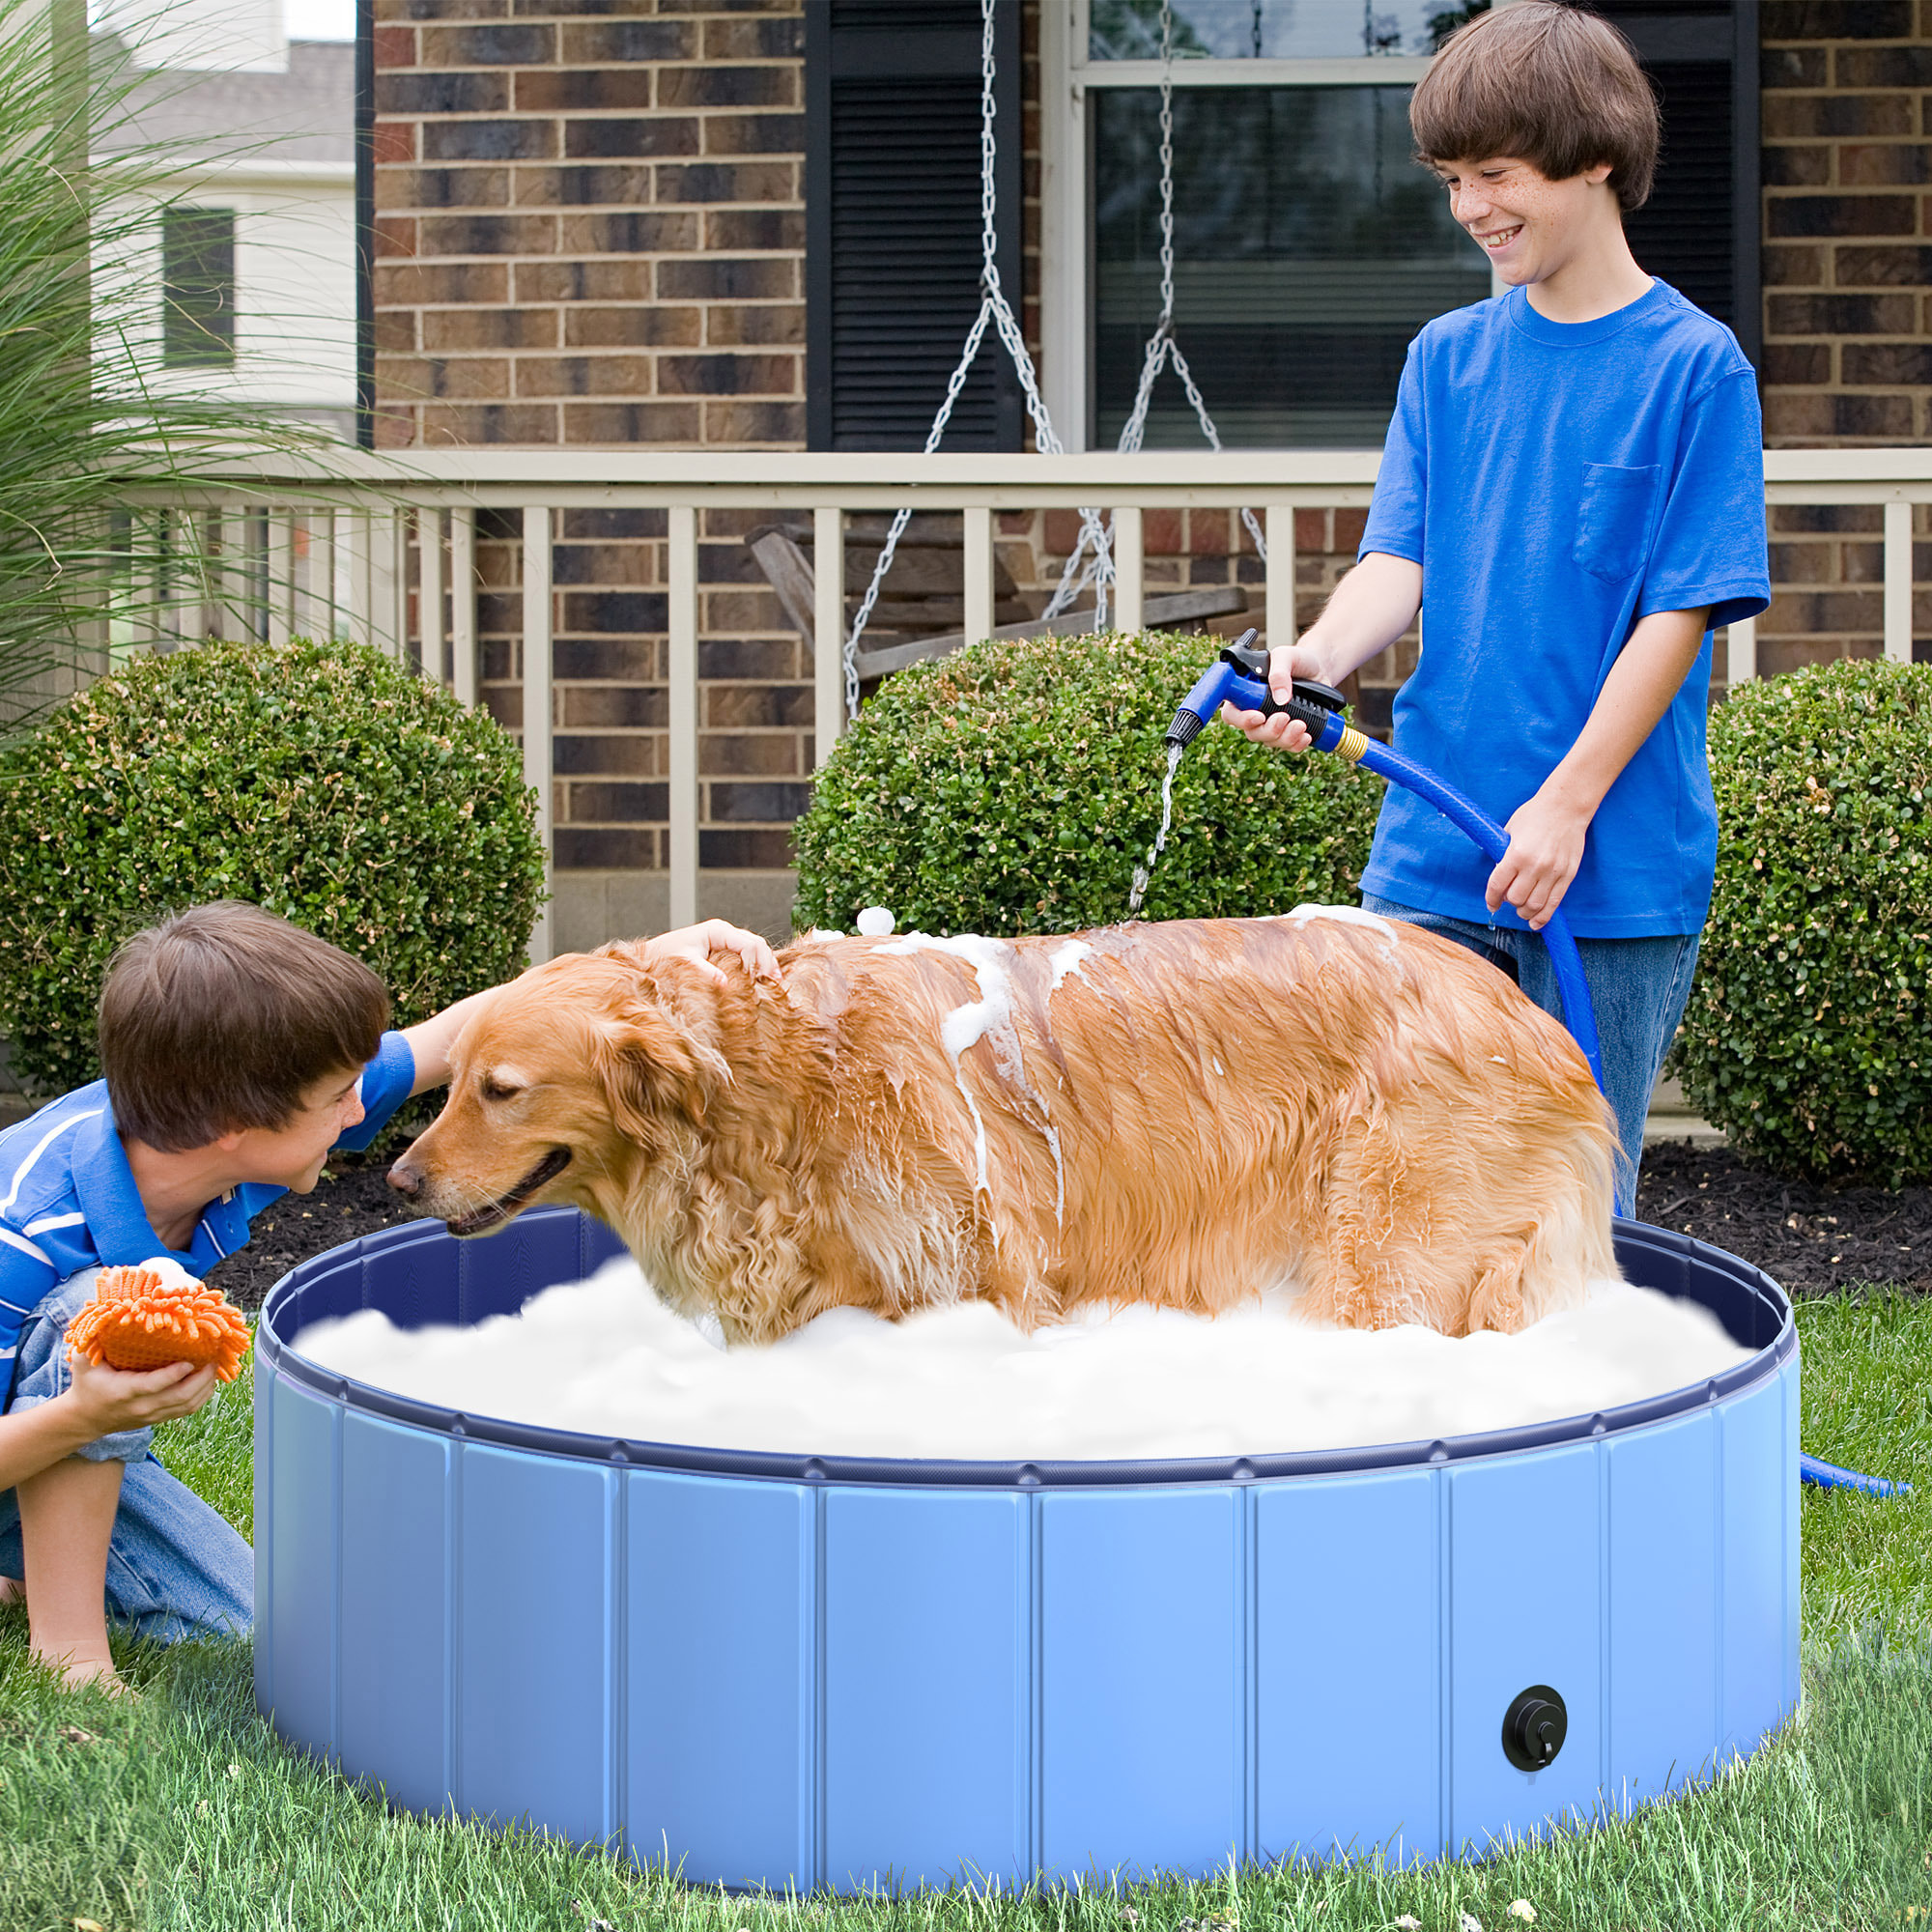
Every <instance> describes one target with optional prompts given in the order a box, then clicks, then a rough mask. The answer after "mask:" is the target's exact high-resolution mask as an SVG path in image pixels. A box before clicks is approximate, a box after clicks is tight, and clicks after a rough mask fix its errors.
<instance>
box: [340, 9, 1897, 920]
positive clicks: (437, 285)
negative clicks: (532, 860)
mask: <svg viewBox="0 0 1932 1932" xmlns="http://www.w3.org/2000/svg"><path fill="white" fill-rule="evenodd" d="M805 4H806V0H376V29H375V67H376V75H375V99H374V108H375V125H374V153H375V171H374V173H375V195H374V202H375V209H374V235H373V253H374V256H375V260H374V264H373V270H372V280H373V294H374V303H375V351H376V355H375V402H376V407H375V411H374V434H375V440H376V441H377V442H378V444H379V445H380V446H384V447H389V448H403V447H408V446H413V445H420V444H435V443H450V442H460V443H496V444H527V445H540V446H556V445H572V444H576V445H602V446H610V445H612V444H618V445H623V444H637V443H649V444H653V445H657V446H660V447H677V448H711V449H727V448H728V449H758V448H769V449H798V448H802V447H804V444H805V436H806V421H805V418H806V382H807V370H806V355H805V339H806V322H807V317H806V303H805V233H806V196H805V187H806V183H805V175H806V158H805V157H806V115H805V60H804V44H805V27H806V23H805ZM1038 6H1039V0H1024V8H1023V29H1022V36H1023V44H1024V47H1025V58H1024V62H1023V99H1024V117H1025V129H1026V138H1025V174H1024V190H1023V193H1024V205H1025V236H1024V265H1025V266H1024V279H1025V301H1026V314H1025V321H1026V326H1027V333H1028V335H1029V337H1030V339H1031V340H1032V341H1033V342H1034V344H1035V347H1036V352H1037V349H1038V336H1039V330H1038V314H1037V297H1038V238H1039V232H1040V216H1039V202H1038V193H1039V154H1040V129H1039V112H1040V109H1039V83H1038V62H1037V43H1038ZM1915 10H1916V11H1915ZM1761 27H1762V32H1761V41H1762V55H1761V58H1762V63H1763V65H1762V83H1763V94H1762V99H1761V104H1762V125H1763V183H1764V187H1763V213H1764V231H1763V241H1764V258H1763V259H1764V286H1763V322H1764V354H1763V374H1764V384H1763V394H1764V407H1765V429H1766V440H1767V443H1768V444H1771V445H1773V446H1782V445H1792V444H1805V445H1816V444H1823V443H1869V442H1900V441H1913V440H1932V292H1928V284H1932V275H1928V272H1927V271H1928V269H1932V0H1765V4H1764V6H1763V10H1762V15H1761ZM1921 514H1922V513H1921ZM1878 515H1879V513H1878V512H1877V511H1867V510H1848V509H1836V510H1797V509H1792V510H1786V509H1780V510H1779V511H1777V512H1776V517H1775V522H1774V534H1773V544H1774V550H1773V574H1774V578H1775V580H1776V585H1777V596H1776V600H1775V602H1774V605H1773V609H1772V610H1771V611H1769V612H1768V613H1767V614H1766V616H1765V617H1764V618H1763V619H1761V620H1760V625H1759V645H1758V649H1759V662H1760V666H1761V668H1763V669H1764V670H1766V671H1776V670H1781V669H1786V668H1791V667H1792V666H1794V665H1796V664H1799V663H1803V662H1805V661H1809V660H1812V659H1816V658H1820V657H1828V656H1833V655H1837V654H1841V653H1844V652H1859V653H1864V654H1876V652H1877V650H1878V648H1879V637H1880V628H1881V616H1880V592H1879V587H1878V586H1879V549H1880V546H1879V542H1878ZM760 521H762V519H761V518H760V516H759V515H758V514H757V513H753V512H745V513H728V514H727V513H719V512H712V513H709V515H708V520H707V524H706V526H705V527H704V529H703V530H702V532H701V552H700V591H701V596H700V618H699V620H700V631H701V641H700V674H701V676H702V678H703V680H704V684H703V693H702V705H701V711H700V729H701V737H700V753H699V758H700V774H701V779H702V804H701V826H700V857H701V862H702V864H703V866H704V867H706V868H707V872H706V881H705V900H704V903H705V909H706V910H708V911H718V912H721V913H725V914H726V915H728V916H732V917H739V918H744V919H747V920H749V921H751V922H753V923H759V924H762V925H764V926H766V927H767V928H769V929H773V930H778V929H780V928H781V927H782V924H783V921H784V908H785V906H786V905H787V904H788V895H789V880H788V873H787V871H786V867H787V866H788V863H789V856H790V849H789V827H790V824H791V822H792V820H793V819H794V818H795V817H796V815H797V814H798V812H799V811H800V810H802V809H803V807H804V805H805V802H806V799H807V796H808V793H809V774H810V770H811V764H812V750H813V748H812V742H811V708H812V707H811V690H810V659H809V656H808V654H807V652H806V650H805V648H804V645H803V643H802V640H801V639H800V638H799V636H798V634H797V632H796V631H795V630H793V629H792V628H791V627H790V625H789V624H788V623H787V621H786V619H785V616H784V613H783V612H782V611H781V609H780V606H779V603H778V600H777V598H776V596H775V595H774V593H773V592H772V591H771V589H770V588H769V586H768V585H767V583H766V582H765V579H764V577H763V575H762V573H761V572H760V570H759V569H758V567H757V565H756V563H755V561H754V560H753V557H752V555H751V554H750V552H749V551H748V550H747V548H746V546H745V542H744V539H745V537H746V535H747V534H748V533H749V531H750V530H751V529H752V527H753V526H754V525H756V524H757V523H759V522H760ZM1360 527H1361V515H1360V513H1359V512H1352V513H1351V512H1347V511H1328V512H1303V513H1301V514H1300V515H1299V516H1298V517H1297V519H1296V550H1297V558H1296V582H1297V587H1298V588H1297V603H1298V604H1299V605H1301V607H1302V610H1301V615H1302V619H1303V621H1304V622H1305V621H1306V620H1307V619H1308V618H1309V617H1311V616H1312V615H1313V614H1314V612H1315V611H1316V610H1317V609H1318V608H1319V606H1320V603H1321V599H1322V598H1323V597H1324V596H1325V594H1326V591H1327V589H1328V588H1329V587H1330V586H1331V585H1332V583H1333V582H1334V581H1335V579H1336V577H1337V576H1338V575H1339V574H1340V572H1341V570H1343V569H1344V568H1346V566H1347V563H1348V561H1349V560H1350V557H1351V555H1352V548H1353V544H1354V542H1355V540H1356V538H1357V537H1358V535H1359V532H1360ZM866 533H867V526H866V525H864V524H863V523H861V524H858V525H857V526H855V530H854V534H853V539H852V547H851V549H850V551H848V556H847V561H846V568H847V574H848V582H849V581H850V577H851V575H852V573H853V572H854V571H856V570H861V569H863V568H864V566H865V565H867V564H868V563H869V555H868V554H867V555H865V556H864V557H863V559H862V555H861V553H862V551H863V549H864V544H865V539H866ZM479 534H480V536H481V538H482V542H481V544H480V546H479V570H480V572H481V575H482V577H483V579H484V593H483V596H482V601H481V603H480V606H479V633H480V635H481V637H482V639H483V641H484V651H485V655H484V665H483V684H482V689H483V693H484V696H485V700H486V701H487V702H489V703H490V704H491V705H492V707H493V708H494V709H495V710H496V711H497V714H498V715H499V716H501V717H502V718H504V720H505V722H507V723H510V724H512V725H516V724H517V723H519V722H520V693H519V689H518V683H517V679H518V675H519V671H518V661H517V647H518V630H519V624H520V600H519V594H518V585H519V580H520V555H519V546H518V544H517V543H516V542H515V541H514V538H513V533H512V532H511V530H510V529H509V528H508V527H507V526H489V525H487V524H486V525H485V526H484V527H483V529H482V530H481V531H480V533H479ZM662 534H663V529H662V523H661V520H659V518H658V516H657V514H656V513H650V512H624V513H619V512H593V511H571V512H568V513H565V514H564V515H563V517H562V519H561V522H560V527H559V540H558V543H557V546H556V550H555V557H554V573H555V582H556V599H557V603H556V611H555V617H554V622H555V626H556V641H555V647H554V675H555V679H556V687H557V696H556V703H557V719H556V722H557V730H558V736H557V740H556V781H555V783H556V791H555V825H556V835H555V838H556V847H555V849H556V861H557V866H558V892H559V903H558V907H557V943H558V944H559V945H560V946H575V945H581V944H586V943H591V942H593V941H595V940H596V939H599V938H601V937H603V936H604V935H605V934H606V933H607V932H609V931H618V930H640V929H643V928H645V927H647V926H650V925H653V924H656V923H662V918H663V906H664V894H663V890H662V886H661V880H662V876H663V874H662V870H661V867H662V865H663V860H664V843H663V841H664V820H665V813H666V801H665V787H664V784H663V770H664V767H663V764H662V759H663V757H664V750H663V739H662V736H661V733H662V729H663V725H664V703H665V697H664V686H663V679H664V676H665V652H666V641H665V637H664V626H665V607H664V598H663V595H662V585H663V582H664V579H663V569H664V559H663V554H662V549H663V546H662V542H661V539H662ZM1238 536H1239V527H1238V525H1237V524H1234V523H1233V520H1232V519H1231V518H1230V517H1229V516H1228V514H1227V513H1225V512H1207V511H1194V512H1167V513H1161V512H1151V513H1150V514H1149V515H1148V518H1147V527H1146V543H1147V552H1148V557H1149V567H1148V580H1149V591H1150V594H1157V592H1158V590H1159V589H1161V588H1163V587H1169V586H1179V585H1185V584H1203V583H1220V584H1226V583H1230V582H1254V581H1256V580H1258V578H1259V575H1260V571H1259V564H1258V561H1257V559H1256V558H1255V557H1254V556H1253V554H1252V553H1251V552H1248V553H1247V554H1243V551H1242V547H1241V546H1240V545H1239V544H1238V542H1237V541H1236V540H1237V539H1238ZM1071 537H1072V518H1071V515H1070V513H1058V514H1052V515H1043V516H1040V517H1025V516H1020V517H1008V518H1003V519H1002V520H1001V527H1000V531H999V548H1000V559H1001V562H1002V564H1003V565H1004V566H1005V568H1006V570H1007V572H1008V574H1009V576H1010V578H1011V580H1012V582H1013V584H1014V585H1015V587H1016V590H1017V592H1018V594H1019V595H1020V597H1021V598H1022V600H1026V599H1029V598H1030V599H1031V600H1032V602H1031V608H1032V609H1034V610H1037V609H1038V608H1039V604H1040V600H1041V598H1042V597H1043V594H1044V592H1045V590H1046V588H1047V587H1049V586H1050V584H1051V582H1053V581H1054V579H1055V578H1057V575H1058V563H1059V558H1060V557H1061V556H1062V555H1063V554H1065V549H1066V547H1067V546H1068V544H1069V543H1070V541H1071ZM1924 548H1925V547H1924V546H1921V550H1923V549H1924ZM1917 575H1918V577H1919V578H1920V579H1921V581H1922V580H1924V579H1926V578H1927V577H1932V570H1928V568H1927V567H1926V562H1925V561H1921V563H1920V567H1919V569H1918V573H1917ZM1920 596H1921V606H1920V611H1919V615H1918V625H1919V628H1920V629H1921V630H1922V631H1924V632H1925V633H1927V634H1932V593H1928V592H1921V593H1920ZM1254 601H1255V603H1256V605H1257V606H1259V598H1258V597H1257V598H1256V599H1255V600H1254ZM1257 620H1259V611H1258V610H1257ZM954 622H955V623H956V618H955V619H954ZM949 628H950V627H949ZM1921 648H1922V647H1921ZM1407 668H1408V661H1407V653H1406V651H1403V650H1400V649H1399V650H1398V651H1395V652H1391V653H1389V654H1386V656H1385V658H1384V659H1382V660H1378V662H1377V663H1375V664H1372V665H1370V666H1368V667H1366V668H1365V669H1364V672H1363V674H1362V685H1363V691H1362V699H1363V709H1364V713H1365V715H1366V716H1367V717H1368V718H1369V720H1370V721H1371V722H1374V721H1375V720H1376V718H1377V716H1378V714H1379V715H1381V716H1385V715H1386V711H1385V707H1386V703H1387V699H1388V696H1390V695H1391V693H1392V691H1393V688H1394V686H1395V685H1396V684H1397V683H1398V682H1399V681H1400V677H1401V676H1402V675H1403V674H1405V673H1406V669H1407Z"/></svg>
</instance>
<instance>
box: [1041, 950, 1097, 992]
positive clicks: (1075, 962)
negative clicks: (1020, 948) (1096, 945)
mask: <svg viewBox="0 0 1932 1932" xmlns="http://www.w3.org/2000/svg"><path fill="white" fill-rule="evenodd" d="M1093 950H1094V949H1093V948H1092V947H1091V946H1089V945H1088V944H1087V942H1086V941H1085V940H1084V939H1064V940H1062V941H1061V943H1060V944H1059V945H1058V946H1056V947H1055V948H1054V949H1053V951H1052V952H1049V953H1048V954H1047V955H1046V963H1047V965H1048V966H1049V967H1051V968H1052V970H1053V980H1052V982H1051V983H1050V984H1049V985H1048V987H1047V989H1046V990H1047V995H1048V997H1049V998H1051V997H1052V995H1053V994H1055V993H1057V992H1059V991H1060V982H1061V980H1064V979H1065V978H1066V976H1067V975H1068V974H1069V973H1077V972H1079V970H1080V962H1081V960H1083V959H1085V958H1086V957H1087V955H1088V954H1089V953H1090V952H1093Z"/></svg>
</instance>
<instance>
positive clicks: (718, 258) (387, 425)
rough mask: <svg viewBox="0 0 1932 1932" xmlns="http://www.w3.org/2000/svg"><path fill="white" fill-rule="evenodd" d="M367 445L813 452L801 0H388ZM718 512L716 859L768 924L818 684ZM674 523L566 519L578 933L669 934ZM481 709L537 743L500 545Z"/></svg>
mask: <svg viewBox="0 0 1932 1932" xmlns="http://www.w3.org/2000/svg"><path fill="white" fill-rule="evenodd" d="M377 20H378V25H377V30H376V60H377V69H378V73H377V82H376V107H377V117H378V118H377V129H376V147H377V167H376V207H377V217H376V225H377V236H376V242H377V250H378V260H377V264H376V270H375V283H376V291H375V292H376V304H377V364H376V380H377V390H378V397H379V406H380V415H379V422H378V440H379V441H380V442H381V443H382V444H384V446H389V447H397V446H405V445H411V444H423V443H429V444H434V443H449V442H458V443H514V444H538V445H552V446H554V445H559V444H564V445H569V444H577V445H603V446H610V445H613V444H615V445H624V444H635V443H650V444H653V445H656V446H658V447H661V448H662V447H670V448H712V449H727V448H728V449H748V448H749V449H756V448H772V449H796V448H800V447H802V446H803V442H804V437H805V369H804V361H805V355H804V342H805V304H804V247H805V212H804V211H805V199H804V181H803V178H802V177H803V167H804V157H803V150H804V115H803V100H804V71H803V52H804V24H805V23H804V10H803V0H377ZM755 521H758V519H755V518H751V517H745V518H735V519H734V518H731V517H725V516H720V515H717V514H713V515H711V516H709V517H708V518H707V520H706V526H705V528H704V530H703V532H702V539H703V541H702V546H701V552H700V563H701V595H700V608H699V621H700V625H701V627H702V631H703V643H702V645H701V647H700V665H699V668H700V672H701V674H702V676H703V677H704V679H705V684H704V688H703V694H702V701H701V709H700V725H701V729H702V734H703V735H702V737H701V739H700V746H699V762H700V769H701V771H702V774H703V789H702V798H701V805H700V810H701V813H702V817H701V823H700V834H699V838H700V849H701V857H702V861H703V863H704V865H705V866H707V867H713V868H719V869H722V870H725V871H728V872H729V873H730V875H731V878H732V881H733V882H734V883H735V885H736V887H737V890H736V891H735V892H733V891H729V890H727V891H725V893H724V894H723V895H722V896H721V894H720V893H719V891H718V890H716V889H715V887H714V888H713V889H710V890H707V894H706V907H707V910H719V911H725V912H728V913H730V914H731V916H733V917H738V918H744V919H747V920H749V921H751V922H752V923H757V924H761V925H765V926H767V927H777V926H778V925H780V924H781V923H782V917H783V908H784V905H785V904H786V903H787V901H788V879H787V875H786V873H785V872H784V869H783V868H784V867H786V866H788V864H789V862H790V838H789V830H788V828H789V826H790V824H791V821H792V819H793V818H794V817H795V816H796V815H797V812H798V811H799V810H800V809H801V807H802V805H803V802H804V797H805V781H806V774H808V773H809V772H810V758H811V747H810V735H809V731H810V721H811V689H810V663H809V661H807V659H806V657H805V653H804V650H803V647H802V643H801V640H800V639H798V637H797V636H796V634H794V633H793V632H791V631H790V630H789V629H787V628H786V627H785V625H784V621H783V618H782V615H781V612H780V611H779V609H778V605H777V601H776V599H775V598H773V597H772V596H771V595H770V593H769V591H768V590H767V589H766V588H765V585H764V579H763V577H762V576H761V575H760V574H759V572H758V571H757V569H756V566H755V564H754V563H753V560H752V558H751V556H750V554H748V553H747V552H746V551H745V549H744V547H743V544H742V542H741V541H740V537H741V535H742V531H743V528H744V527H745V526H749V525H750V524H751V523H753V522H755ZM663 535H664V529H663V518H662V515H661V514H660V513H648V512H616V513H613V512H596V511H572V512H569V513H568V514H566V515H564V516H563V517H562V518H561V519H560V520H559V524H558V541H557V544H556V547H555V552H554V559H553V568H554V579H555V583H556V605H555V611H554V620H553V621H554V628H555V645H554V665H553V668H554V677H555V700H554V701H555V706H556V710H555V721H554V722H555V727H556V731H557V734H558V735H557V738H556V748H555V769H556V784H555V792H554V817H555V825H556V837H555V851H556V860H557V866H558V873H559V877H558V900H559V903H558V906H557V909H556V917H557V923H558V928H559V937H560V939H561V941H562V943H563V944H565V945H582V944H586V943H594V942H595V941H596V940H598V939H601V938H602V937H604V936H605V935H606V934H607V933H608V932H611V931H639V930H643V929H645V928H646V927H649V926H653V925H658V924H662V923H663V921H664V917H665V895H664V890H663V872H662V867H663V863H664V857H665V853H664V837H665V829H664V828H665V818H666V798H665V785H664V774H665V769H666V750H665V740H664V727H665V722H666V714H665V693H664V683H663V680H664V678H665V676H666V670H667V666H666V639H665V635H664V633H665V598H664V583H665V558H664V543H663ZM479 537H480V539H481V540H480V542H479V547H478V567H479V571H480V573H481V575H482V578H483V581H484V586H485V587H484V593H483V597H482V601H481V605H480V607H479V623H478V631H479V637H480V639H481V642H482V646H483V666H482V696H483V699H484V701H485V702H486V703H487V704H489V706H490V707H491V709H492V710H493V711H494V712H495V713H496V714H497V717H499V718H500V719H501V720H502V721H503V722H504V723H505V724H506V725H510V726H511V727H512V728H517V727H520V726H521V725H522V722H523V715H522V714H523V706H522V689H521V677H522V664H521V657H520V650H521V638H520V635H519V633H520V628H521V597H520V584H521V576H522V546H521V544H520V543H519V542H517V541H516V532H515V530H514V528H513V527H511V526H508V525H506V524H501V523H492V522H487V521H486V523H485V526H484V527H483V528H482V529H481V530H480V531H479Z"/></svg>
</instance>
